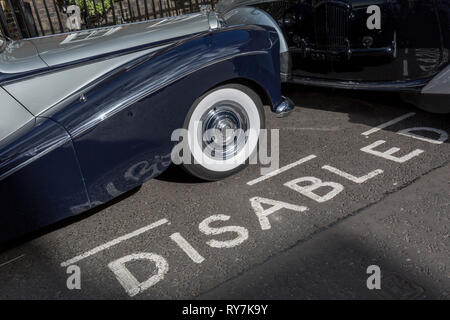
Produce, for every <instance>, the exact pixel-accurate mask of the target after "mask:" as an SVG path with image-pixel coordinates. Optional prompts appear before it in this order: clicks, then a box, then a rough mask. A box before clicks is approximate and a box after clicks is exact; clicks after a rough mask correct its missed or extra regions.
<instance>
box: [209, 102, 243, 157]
mask: <svg viewBox="0 0 450 320" xmlns="http://www.w3.org/2000/svg"><path fill="white" fill-rule="evenodd" d="M200 121H201V123H202V125H201V128H202V132H201V139H202V141H203V143H202V145H203V151H204V153H206V154H207V155H209V156H210V157H212V158H214V159H219V160H225V159H230V158H232V157H233V156H234V155H236V154H237V153H238V152H239V151H241V150H242V149H243V148H244V146H245V144H246V143H247V130H248V122H249V121H248V116H247V113H246V112H245V110H244V108H242V107H241V105H239V104H237V103H235V102H233V101H221V102H219V103H217V104H216V105H214V106H213V107H211V108H210V109H209V110H208V111H207V112H205V114H204V115H203V116H202V118H201V120H200Z"/></svg>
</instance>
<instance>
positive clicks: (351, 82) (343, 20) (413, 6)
mask: <svg viewBox="0 0 450 320" xmlns="http://www.w3.org/2000/svg"><path fill="white" fill-rule="evenodd" d="M217 11H218V12H219V13H220V14H221V16H222V19H223V21H224V23H225V24H228V25H234V24H241V23H254V24H265V25H272V26H273V27H275V28H277V30H278V32H279V35H280V37H281V38H282V41H281V42H282V46H281V61H282V78H283V80H284V81H288V82H295V83H301V84H307V85H318V86H327V87H335V88H348V89H363V90H379V91H398V92H401V93H402V96H403V97H404V98H405V99H406V100H408V101H409V102H411V103H413V104H415V105H416V106H418V107H420V108H422V109H425V110H428V111H432V112H438V113H448V112H450V67H449V49H450V23H449V19H450V0H282V1H273V0H224V1H221V2H220V3H219V5H218V7H217Z"/></svg>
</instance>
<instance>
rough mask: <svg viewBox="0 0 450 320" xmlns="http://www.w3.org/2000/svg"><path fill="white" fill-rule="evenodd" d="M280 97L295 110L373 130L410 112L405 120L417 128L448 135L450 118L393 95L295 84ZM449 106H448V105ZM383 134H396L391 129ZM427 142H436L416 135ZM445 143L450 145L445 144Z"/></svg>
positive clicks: (287, 85)
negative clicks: (315, 112) (344, 118)
mask: <svg viewBox="0 0 450 320" xmlns="http://www.w3.org/2000/svg"><path fill="white" fill-rule="evenodd" d="M283 94H284V95H285V96H288V97H289V98H291V99H292V100H293V101H294V102H295V104H296V106H298V107H302V108H307V109H313V110H321V111H328V112H336V113H344V114H347V115H348V119H349V122H350V123H355V124H363V125H366V126H369V127H376V126H378V125H380V124H382V123H384V122H386V121H389V120H392V119H393V118H395V117H398V116H401V115H404V114H406V113H411V112H414V113H416V116H415V117H411V118H410V119H408V120H409V121H412V122H414V123H415V124H417V126H430V123H431V124H433V126H434V127H435V128H437V129H442V130H445V131H447V132H450V114H432V113H429V112H426V111H422V110H420V109H418V108H416V107H415V106H413V105H412V104H409V103H407V102H405V101H403V100H402V99H401V97H400V94H399V93H396V92H374V91H360V90H345V89H333V88H319V87H309V86H302V85H297V84H284V85H283ZM449 103H450V102H449ZM383 131H391V132H397V131H398V127H397V126H396V125H393V126H391V127H387V128H384V129H383ZM418 133H419V134H423V135H424V136H426V137H428V138H431V139H433V138H436V135H435V134H431V133H429V132H418ZM445 143H450V140H447V141H446V142H445Z"/></svg>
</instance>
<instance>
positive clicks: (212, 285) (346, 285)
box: [0, 86, 450, 299]
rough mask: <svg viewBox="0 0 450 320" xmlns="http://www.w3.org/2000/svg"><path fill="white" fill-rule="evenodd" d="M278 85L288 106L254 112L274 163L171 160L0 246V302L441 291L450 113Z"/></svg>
mask: <svg viewBox="0 0 450 320" xmlns="http://www.w3.org/2000/svg"><path fill="white" fill-rule="evenodd" d="M284 91H285V94H286V95H288V96H290V97H291V98H292V99H293V100H294V101H295V102H296V105H297V108H296V109H295V111H294V112H293V114H292V115H291V116H290V117H288V118H284V119H277V118H275V117H274V116H273V115H272V114H271V113H270V112H269V111H268V112H267V113H266V116H267V123H268V128H269V129H276V128H279V129H280V131H279V141H280V147H279V149H280V158H279V161H280V167H281V168H282V169H281V170H280V171H277V172H275V174H272V175H266V176H262V175H261V166H256V165H252V166H249V167H248V168H247V169H245V170H244V171H243V172H242V173H240V174H238V175H236V176H233V177H231V178H228V179H226V180H224V181H219V182H214V183H202V182H199V181H196V180H194V179H191V178H189V177H188V176H186V175H185V174H184V173H183V172H182V171H180V170H179V169H178V168H176V167H172V168H170V169H169V170H168V171H166V172H165V173H164V174H163V175H162V176H161V177H159V178H158V179H153V180H151V181H149V182H147V183H146V184H144V185H143V186H142V187H141V188H140V189H138V190H134V191H133V192H130V193H128V194H126V195H125V196H123V197H121V198H120V199H118V201H114V203H111V204H109V205H107V206H104V207H102V208H101V209H99V210H95V211H93V212H88V213H86V214H83V215H82V216H80V217H79V218H77V219H74V220H70V221H66V222H63V223H59V224H57V225H55V226H52V227H51V228H48V229H46V230H45V232H40V233H39V234H37V235H34V236H33V237H28V238H27V239H22V240H21V241H20V242H18V243H16V244H14V245H13V246H9V247H8V248H5V249H3V250H2V251H1V252H0V283H1V286H0V299H11V298H19V299H450V250H449V244H450V241H449V234H450V231H449V230H450V223H449V217H450V188H449V187H450V163H449V160H450V140H448V133H449V132H450V121H449V120H450V116H448V115H445V116H443V115H432V114H428V113H425V112H422V111H420V110H417V109H415V108H413V107H412V106H410V105H408V104H405V103H403V102H402V101H401V100H400V99H399V98H398V97H397V96H396V95H391V94H383V93H365V92H346V91H336V90H322V89H314V88H308V87H300V86H286V87H285V88H284ZM383 124H384V125H383ZM380 125H382V126H381V127H382V128H377V127H379V126H380ZM383 127H384V128H383ZM424 127H426V129H423V128H424ZM411 128H422V129H420V130H416V131H411V130H408V129H411ZM399 131H401V132H400V133H399ZM401 133H402V134H401ZM412 134H415V135H416V136H412ZM418 135H420V136H418ZM383 141H384V142H383ZM391 148H398V149H400V150H397V149H394V150H390V149H391ZM389 150H390V153H388V152H387V151H389ZM394 151H395V152H394ZM299 160H300V161H299ZM302 178H303V179H302ZM313 182H316V184H317V183H321V182H322V183H326V186H323V187H321V188H317V189H315V190H312V189H311V187H310V188H308V186H311V184H312V183H313ZM330 182H331V183H330ZM317 186H318V185H317ZM224 227H228V228H224ZM120 262H122V263H123V264H122V265H121V264H120ZM73 265H75V266H77V267H79V271H80V276H81V278H80V279H81V282H80V283H81V289H80V290H78V289H76V288H75V289H73V290H69V288H68V286H67V280H68V277H70V276H72V275H73V274H77V270H76V269H77V268H75V269H73V267H72V268H70V266H73ZM125 265H126V268H127V269H125V268H123V267H121V266H125ZM369 266H378V267H379V270H380V272H381V283H380V285H381V289H379V290H378V289H376V288H375V289H372V290H369V289H368V287H367V280H368V278H369V277H370V276H371V274H368V273H367V268H368V267H369ZM68 267H69V272H70V273H69V274H68V273H67V272H68ZM73 270H75V271H73ZM127 270H128V271H127ZM72 272H74V273H72ZM74 279H75V278H71V279H70V280H71V281H69V283H71V284H74V283H75V284H76V281H75V282H73V281H74ZM119 280H120V281H119ZM133 281H134V284H136V283H140V286H138V287H137V288H134V289H133V286H132V285H133ZM372 283H373V282H372ZM126 289H128V291H127V290H126Z"/></svg>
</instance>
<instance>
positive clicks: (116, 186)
mask: <svg viewBox="0 0 450 320" xmlns="http://www.w3.org/2000/svg"><path fill="white" fill-rule="evenodd" d="M0 50H1V52H0V101H1V108H0V202H1V209H0V242H5V241H6V240H9V239H11V238H13V237H17V236H20V235H23V234H24V233H27V232H29V231H32V230H36V229H37V228H39V227H41V226H44V225H48V224H50V223H53V222H55V221H58V220H61V219H63V218H66V217H69V216H72V215H76V214H79V213H81V212H84V211H86V210H88V209H91V208H94V207H96V206H98V205H100V204H103V203H106V202H108V201H109V200H111V199H113V198H115V197H117V196H119V195H120V194H122V193H124V192H126V191H129V190H131V189H133V188H135V187H136V186H139V185H140V184H142V183H143V182H145V181H146V180H148V179H150V178H153V177H155V176H157V175H159V174H160V173H162V172H163V171H164V170H165V169H166V168H167V167H168V166H169V165H170V164H171V162H172V157H171V151H172V149H173V147H174V145H175V143H176V141H172V133H173V132H174V130H176V129H177V128H184V129H186V131H187V132H189V133H190V134H192V141H191V140H189V144H188V146H189V147H193V146H195V145H198V146H200V147H201V150H207V149H208V148H209V147H211V145H213V144H214V143H215V141H214V139H211V141H205V140H204V139H203V138H204V136H203V133H205V132H207V131H208V130H210V129H214V130H218V131H219V132H221V133H223V138H224V139H223V141H222V143H221V144H220V148H221V152H220V153H219V154H218V155H213V156H211V155H209V156H210V159H209V160H211V161H208V162H207V163H201V162H196V161H194V162H192V163H191V162H189V163H186V162H184V163H183V164H182V166H183V167H184V168H185V169H186V170H187V171H188V172H189V173H191V174H193V175H195V176H197V177H199V178H202V179H206V180H217V179H221V178H224V177H227V176H229V175H231V174H234V173H236V172H238V171H239V170H241V169H242V168H243V167H244V166H245V164H246V163H247V160H248V157H249V155H250V154H251V153H252V152H253V151H254V150H256V146H257V142H258V139H259V132H260V130H261V129H262V128H264V123H265V118H264V112H263V108H262V107H263V105H269V106H271V108H272V110H273V111H274V112H276V113H277V114H278V115H284V114H286V113H287V112H288V111H289V110H290V109H291V108H292V105H291V103H290V102H289V100H287V99H284V98H283V97H282V96H281V89H280V43H279V37H278V34H277V32H276V31H275V29H273V28H271V27H264V26H250V25H249V26H235V27H232V26H231V27H223V26H221V23H220V21H219V19H218V18H217V16H216V14H215V13H214V12H212V13H208V12H203V13H198V14H192V15H187V16H181V17H176V18H165V19H160V20H153V21H149V22H145V23H136V24H128V25H118V26H114V27H109V28H103V29H94V30H88V31H81V32H74V33H68V34H61V35H55V36H50V37H41V38H34V39H28V40H22V41H16V42H14V41H6V40H5V39H2V40H0ZM198 123H200V124H201V125H200V126H199V125H198ZM229 131H231V132H232V133H235V134H232V135H231V139H229V137H228V135H227V134H228V133H227V132H229ZM248 132H250V133H248ZM190 137H191V136H190ZM193 149H194V148H193ZM192 154H193V157H196V156H197V155H198V150H197V151H195V150H192ZM196 159H197V158H196ZM236 159H238V161H232V160H236ZM229 160H230V161H229Z"/></svg>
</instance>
